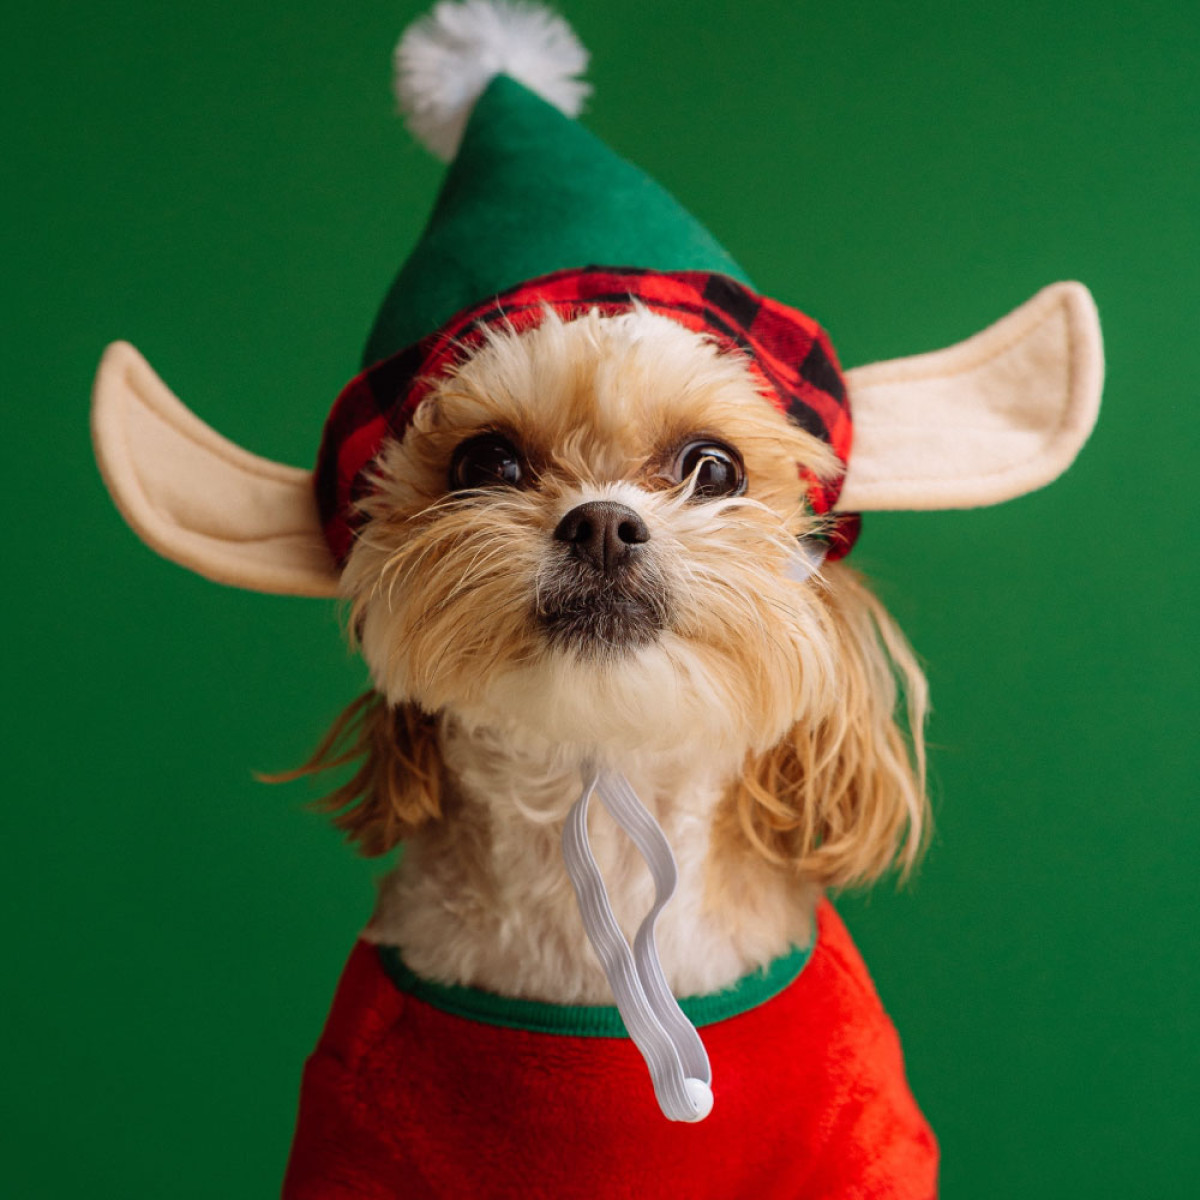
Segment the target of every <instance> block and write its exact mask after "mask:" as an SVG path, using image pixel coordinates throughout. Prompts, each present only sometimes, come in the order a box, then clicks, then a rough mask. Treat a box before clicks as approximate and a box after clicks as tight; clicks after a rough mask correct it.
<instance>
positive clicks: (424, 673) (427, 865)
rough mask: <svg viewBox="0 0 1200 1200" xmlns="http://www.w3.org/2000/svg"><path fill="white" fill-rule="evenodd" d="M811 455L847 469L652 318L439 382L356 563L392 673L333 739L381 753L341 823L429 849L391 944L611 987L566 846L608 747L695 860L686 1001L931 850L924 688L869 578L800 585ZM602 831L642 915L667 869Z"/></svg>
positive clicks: (499, 970)
mask: <svg viewBox="0 0 1200 1200" xmlns="http://www.w3.org/2000/svg"><path fill="white" fill-rule="evenodd" d="M798 464H799V465H801V466H802V467H803V468H805V469H807V470H808V471H811V472H813V473H814V474H817V475H825V476H829V475H832V474H834V473H836V472H837V471H838V470H839V469H840V464H839V463H838V462H837V460H836V459H835V458H834V456H833V454H832V453H831V451H830V449H829V447H828V446H827V445H825V444H824V443H823V442H821V441H819V440H818V439H817V438H816V437H814V436H813V435H812V434H810V433H807V432H806V431H805V430H803V429H801V428H799V427H798V426H797V425H795V424H793V423H792V422H791V421H789V420H788V418H787V417H786V416H784V415H783V414H782V413H780V412H779V411H778V409H777V408H776V407H775V406H774V405H772V404H771V403H770V402H769V401H768V400H766V399H765V398H764V397H763V396H762V395H761V394H760V391H759V388H758V386H757V385H756V383H755V381H754V380H753V379H752V378H751V376H750V374H749V372H748V371H747V370H746V368H745V365H744V364H743V363H742V362H740V361H739V360H738V359H737V358H735V357H733V356H730V355H725V354H722V353H720V352H719V350H718V349H717V348H716V346H715V345H714V344H713V343H712V342H711V341H709V340H707V339H705V338H703V337H702V336H700V335H699V334H696V333H693V332H691V331H690V330H686V329H683V328H681V327H680V326H678V325H675V324H673V323H672V322H670V321H669V320H667V319H666V318H664V317H661V316H658V315H656V314H653V313H649V312H646V311H644V310H638V309H634V310H633V311H631V312H629V313H628V314H626V315H623V316H615V317H602V316H599V315H597V313H596V312H595V311H592V312H589V313H586V314H585V315H584V316H582V317H580V318H579V319H577V320H574V321H570V322H563V321H562V320H561V319H560V318H558V317H557V316H555V315H554V314H553V313H549V314H548V315H547V319H546V320H545V321H544V322H543V323H542V324H541V325H540V326H539V327H538V328H536V329H534V330H532V331H531V332H529V333H526V334H524V335H517V334H515V333H511V332H503V331H502V332H498V333H494V334H492V335H491V336H490V337H489V338H488V340H487V342H486V344H485V345H484V346H483V348H482V349H480V350H479V351H478V353H476V354H475V355H474V356H473V357H471V358H470V359H469V360H468V361H466V362H465V363H463V364H462V365H460V366H459V367H458V368H457V369H456V370H455V371H454V373H453V374H451V375H449V376H448V377H447V378H445V379H443V380H441V381H439V383H438V384H437V386H436V388H435V389H434V391H433V392H432V394H431V395H429V396H428V397H427V398H426V399H425V400H424V401H423V403H422V405H421V407H420V408H419V409H418V411H417V414H416V416H415V418H414V420H413V424H412V426H411V427H410V429H409V431H408V433H407V434H406V436H405V437H404V439H403V440H402V441H393V442H392V443H391V444H390V445H389V446H388V447H387V449H386V450H385V451H384V453H383V454H382V455H381V456H380V459H379V486H378V490H377V491H376V492H375V493H374V494H372V495H371V496H370V497H369V498H368V499H367V500H366V501H365V502H364V508H365V510H366V513H367V514H368V517H369V523H368V524H367V525H366V526H365V528H364V529H363V530H362V531H361V533H360V536H359V538H358V540H357V542H356V544H355V546H354V549H353V551H352V552H351V554H350V557H349V560H348V562H347V566H346V570H345V573H344V575H343V588H344V591H345V594H346V595H348V596H349V597H351V599H352V604H353V607H352V617H351V624H352V627H353V628H354V629H355V630H356V631H357V634H358V638H359V642H360V645H361V648H362V652H363V654H364V656H365V658H366V660H367V662H368V664H369V666H370V669H371V676H372V681H373V683H374V686H375V690H374V692H372V693H371V694H370V695H369V696H368V697H367V698H365V699H364V700H362V701H359V702H357V704H356V706H355V707H354V710H353V713H352V714H347V717H346V718H344V719H343V724H342V727H341V728H340V729H339V733H344V732H349V729H348V726H350V725H352V726H353V729H354V739H355V740H354V744H353V746H352V748H351V752H352V753H354V754H356V755H357V754H361V755H363V756H364V757H365V764H364V767H363V769H362V771H361V772H360V774H359V775H358V776H356V778H355V779H354V780H352V781H351V782H350V783H349V784H347V785H346V786H344V787H343V788H341V789H340V790H339V791H338V792H337V793H335V796H334V797H333V802H334V803H335V804H336V805H337V806H338V807H340V808H341V809H342V812H341V814H340V815H339V817H338V818H337V820H338V823H339V824H340V825H341V826H342V827H343V828H344V829H345V830H346V831H347V832H348V833H349V834H350V836H351V837H353V838H354V839H355V840H356V841H358V842H359V844H360V845H361V846H363V848H364V849H366V850H368V852H370V853H379V852H381V851H384V850H388V849H391V847H392V846H394V845H395V844H396V843H397V842H398V841H400V840H404V841H405V842H406V847H407V848H406V851H405V854H404V857H403V860H402V862H401V864H400V866H399V867H398V868H397V870H396V871H395V872H394V874H393V875H392V876H391V877H389V880H388V882H387V883H386V884H385V886H384V889H383V893H382V897H381V904H380V910H379V912H378V914H377V915H376V917H375V919H374V921H373V922H372V925H371V931H370V936H372V937H374V938H376V939H378V940H380V941H383V942H388V943H391V944H395V945H397V946H399V947H401V949H402V951H403V954H404V958H405V961H406V962H407V963H408V964H409V966H411V967H412V969H413V970H414V971H416V972H417V973H418V974H420V975H427V976H429V977H430V978H433V979H439V980H444V981H447V982H454V983H462V984H469V985H472V986H478V987H483V988H486V989H489V990H492V991H497V992H501V993H506V994H510V993H515V994H518V995H522V996H528V997H531V998H536V999H539V1000H547V1001H554V1002H557V1003H569V1004H600V1003H605V1002H608V1001H609V1000H610V999H611V993H610V991H609V986H608V982H607V980H606V979H605V976H604V974H603V972H602V970H601V968H600V964H599V962H598V961H597V960H596V958H595V956H594V955H592V954H590V953H588V952H587V946H586V943H585V942H581V940H580V939H581V933H582V931H581V928H580V925H579V918H578V915H577V913H576V912H575V909H574V904H573V902H572V895H571V886H570V883H569V881H568V879H567V877H566V875H565V874H564V872H563V870H562V866H561V856H560V853H559V841H560V837H561V829H562V825H563V821H564V818H565V816H566V812H567V809H568V808H569V807H570V805H571V804H572V803H573V802H574V801H575V799H576V798H577V796H578V794H579V764H580V759H581V758H582V757H585V756H590V757H592V758H598V759H602V760H605V761H610V762H611V763H613V764H614V765H618V766H619V767H620V769H621V770H623V771H624V772H625V773H626V774H627V775H628V776H629V778H630V780H631V781H632V782H633V783H634V786H635V788H636V790H637V792H638V794H639V795H641V796H642V797H643V799H644V800H646V802H647V803H648V804H650V806H651V808H652V809H653V810H654V811H655V813H656V815H657V816H658V819H659V820H660V822H661V823H662V824H663V826H664V829H665V831H666V833H667V837H668V839H669V840H670V842H671V845H672V847H673V848H674V851H675V854H676V855H677V857H678V859H679V861H680V872H681V873H680V883H679V892H678V894H677V896H676V898H675V900H674V902H673V903H672V905H671V906H670V908H669V909H667V910H666V911H665V912H664V913H663V917H662V921H661V923H660V925H659V932H658V938H659V946H660V950H661V953H662V959H663V968H664V970H665V972H666V976H667V981H668V983H669V984H670V985H671V988H672V990H673V991H674V992H675V993H676V994H678V995H699V994H705V993H710V992H716V991H719V990H721V989H722V988H724V987H727V986H729V985H730V984H732V983H734V982H735V981H736V980H738V979H739V978H741V977H742V976H743V975H745V974H746V973H747V972H750V971H753V970H755V969H756V968H759V967H762V966H764V965H766V964H767V963H769V962H770V961H771V960H772V959H774V958H776V957H777V956H779V955H780V954H782V953H784V952H785V951H786V950H787V949H788V948H789V946H792V945H805V944H807V943H808V941H809V940H810V939H811V932H812V931H811V926H810V922H811V920H812V914H813V902H814V899H815V895H816V892H817V889H818V888H820V887H823V886H830V885H833V886H840V885H844V884H846V883H849V882H862V881H866V880H870V879H873V878H875V877H876V876H877V875H879V874H880V872H882V871H883V870H884V869H885V868H886V867H887V866H888V865H889V863H891V861H892V860H893V858H894V857H895V855H896V853H897V851H898V850H900V849H901V847H902V846H903V847H905V848H904V850H903V856H904V858H905V860H906V861H911V859H912V856H913V854H914V853H915V851H916V847H917V845H918V843H919V839H920V834H921V830H922V828H923V825H924V820H925V800H924V796H923V789H922V781H921V775H922V760H923V749H922V745H921V735H920V730H921V724H922V718H923V714H924V704H925V687H924V681H923V679H922V676H921V673H920V671H919V669H918V668H917V665H916V663H915V662H914V660H913V657H912V655H911V654H910V652H909V651H908V649H907V647H906V646H905V644H904V641H903V639H902V637H901V636H900V634H899V633H898V632H897V631H896V630H895V628H894V626H893V625H892V623H891V621H890V620H889V618H888V617H887V615H886V614H885V613H884V612H883V610H882V608H881V607H880V605H879V604H878V602H877V601H876V600H875V599H874V598H873V597H872V596H871V595H870V593H869V592H868V591H867V590H866V589H865V588H864V587H863V586H862V584H861V583H860V582H859V581H858V579H857V577H856V576H855V574H854V573H853V571H851V570H850V569H849V568H848V567H845V566H839V565H830V567H829V568H828V569H827V570H825V571H823V572H821V573H820V574H819V575H817V576H816V577H814V578H813V579H812V581H811V582H810V583H809V584H807V585H799V584H796V583H794V582H792V580H791V578H790V577H789V567H790V566H791V564H792V562H793V560H794V558H795V556H796V553H797V543H798V540H799V539H803V538H805V537H808V536H811V535H814V534H816V533H818V532H820V526H821V520H820V518H817V517H815V516H814V515H813V514H812V513H811V511H810V510H809V509H808V508H806V506H804V505H803V504H802V503H800V498H799V496H798V493H797V484H796V476H797V465H798ZM894 668H896V669H899V670H900V671H901V672H902V675H903V679H904V691H905V694H906V696H907V700H908V708H909V720H908V724H909V726H910V727H911V729H912V730H913V731H914V734H915V738H914V746H913V753H912V754H911V755H910V753H909V752H908V750H907V749H906V747H905V741H904V736H903V734H902V732H901V730H900V728H899V727H898V726H897V724H896V720H895V714H894V709H895V706H896V686H895V683H894V680H893V669H894ZM339 751H340V752H339ZM343 756H344V747H341V746H339V745H338V744H337V740H336V739H335V740H334V741H332V742H330V743H329V744H327V746H326V747H325V748H324V750H323V752H322V753H321V754H320V755H319V756H318V757H317V759H316V760H315V761H314V763H313V764H312V765H313V766H314V767H319V766H322V765H327V764H328V763H330V762H335V761H338V759H340V758H342V757H343ZM609 833H611V834H612V836H608V835H607V834H604V833H602V832H600V831H597V833H596V839H597V840H596V848H597V853H598V856H599V858H600V859H601V862H602V867H603V871H604V875H605V877H606V878H607V879H609V880H612V881H614V882H613V886H612V888H611V891H612V894H613V897H614V904H615V905H616V907H617V910H618V916H619V917H620V918H622V924H624V925H625V926H626V927H627V928H630V929H634V928H636V926H637V919H640V918H639V917H638V914H641V913H644V912H645V911H646V910H647V908H648V907H649V905H650V900H651V898H652V896H651V881H650V879H649V877H648V876H647V875H646V873H645V871H644V870H642V869H640V861H639V860H638V858H637V855H636V852H635V851H634V848H633V846H632V845H631V844H630V843H629V841H628V839H627V838H624V837H622V836H619V834H617V833H616V832H615V831H611V830H610V831H609ZM617 881H619V882H617ZM635 918H637V919H635Z"/></svg>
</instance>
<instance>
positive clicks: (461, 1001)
mask: <svg viewBox="0 0 1200 1200" xmlns="http://www.w3.org/2000/svg"><path fill="white" fill-rule="evenodd" d="M814 941H815V939H814ZM378 949H379V958H380V961H381V962H382V964H383V969H384V970H385V971H386V972H387V974H388V976H389V977H390V978H391V980H392V982H393V983H394V984H395V985H396V986H397V987H398V988H399V989H400V991H402V992H404V993H406V994H407V995H409V996H414V997H416V999H418V1000H423V1001H424V1002H425V1003H426V1004H428V1005H430V1006H432V1007H433V1008H436V1009H440V1010H441V1011H442V1012H446V1013H451V1014H452V1015H454V1016H456V1017H465V1018H466V1019H467V1020H469V1021H479V1022H481V1023H483V1024H484V1025H503V1026H505V1027H506V1028H508V1029H525V1030H529V1031H530V1032H532V1033H557V1034H565V1035H569V1036H571V1037H620V1038H623V1037H628V1036H629V1035H628V1033H626V1031H625V1023H624V1022H623V1021H622V1020H621V1014H620V1012H619V1011H618V1010H617V1008H616V1006H615V1005H605V1004H546V1003H544V1002H542V1001H541V1000H517V999H514V998H512V997H509V996H498V995H496V994H495V993H494V992H484V991H481V990H479V989H478V988H470V987H462V986H460V985H458V984H445V983H434V982H433V981H432V980H429V979H422V978H421V977H420V976H419V975H416V974H414V973H413V972H412V970H410V969H409V967H408V966H407V965H406V964H405V962H404V960H403V959H402V958H401V957H400V951H399V950H397V949H396V947H395V946H380V947H378ZM812 952H813V945H812V944H809V945H808V946H805V947H804V948H802V949H801V948H796V949H793V950H791V951H789V952H788V953H787V954H785V955H783V956H782V957H780V958H777V959H775V961H774V962H772V963H769V964H768V965H767V966H766V967H763V968H761V969H760V970H757V971H754V972H752V973H751V974H749V975H744V976H743V977H742V978H741V979H739V980H738V981H737V983H734V984H732V985H730V986H729V987H727V988H725V990H724V991H720V992H713V993H712V994H711V995H707V996H686V997H684V998H683V999H682V1000H680V1002H679V1007H680V1008H682V1009H683V1012H684V1015H685V1016H686V1017H687V1019H688V1020H689V1021H691V1023H692V1024H693V1025H695V1026H697V1027H699V1026H703V1025H714V1024H716V1022H718V1021H724V1020H727V1019H728V1018H729V1017H736V1016H739V1015H740V1014H741V1013H744V1012H749V1011H750V1009H752V1008H757V1007H758V1006H759V1005H760V1004H765V1003H766V1002H767V1001H768V1000H771V999H774V997H776V996H778V995H779V993H780V992H782V991H784V990H785V989H786V988H787V987H789V986H790V985H791V984H792V983H794V982H795V981H796V979H798V978H799V976H800V972H801V971H803V970H804V968H805V966H806V965H807V964H808V960H809V959H810V958H811V957H812Z"/></svg>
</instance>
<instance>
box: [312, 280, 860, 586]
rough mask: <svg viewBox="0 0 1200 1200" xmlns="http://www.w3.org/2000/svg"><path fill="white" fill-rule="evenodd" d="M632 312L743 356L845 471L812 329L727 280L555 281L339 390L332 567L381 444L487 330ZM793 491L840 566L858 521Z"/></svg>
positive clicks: (807, 481) (326, 458)
mask: <svg viewBox="0 0 1200 1200" xmlns="http://www.w3.org/2000/svg"><path fill="white" fill-rule="evenodd" d="M635 301H636V302H638V303H640V304H642V305H643V306H644V307H645V308H647V309H649V310H650V311H651V312H656V313H661V314H662V315H663V316H666V317H669V318H670V319H671V320H673V321H675V322H677V323H678V324H680V325H683V326H684V327H685V328H687V329H692V330H695V331H696V332H698V333H704V334H707V335H708V336H709V337H711V338H713V339H714V340H715V341H716V342H717V343H718V344H720V345H722V346H725V347H727V348H729V349H731V350H737V351H740V352H742V353H744V354H745V355H746V356H747V357H748V359H749V362H750V366H751V369H752V370H753V371H754V372H755V374H756V375H757V376H758V377H759V379H760V381H761V382H762V383H763V385H764V393H765V394H766V395H767V396H768V397H769V398H770V399H771V400H772V401H774V403H775V404H776V406H777V407H778V408H779V409H780V410H781V411H783V412H785V413H787V415H788V416H789V417H790V418H791V419H792V420H793V421H795V422H796V423H797V424H798V425H800V426H801V427H802V428H804V429H806V430H808V431H809V432H810V433H812V434H815V435H816V436H817V437H819V438H820V439H821V440H822V441H824V442H827V443H828V444H829V445H830V446H831V447H832V448H833V450H834V452H835V453H836V454H837V456H838V457H839V458H840V459H841V460H842V462H843V463H845V462H846V461H847V460H848V458H849V456H850V438H851V424H850V409H849V405H848V404H847V401H846V387H845V384H844V382H843V380H842V375H841V371H840V370H839V368H838V362H837V358H836V357H835V355H834V353H833V347H832V346H831V345H830V343H829V339H828V337H827V336H826V334H825V332H824V330H822V329H821V327H820V326H819V325H818V324H817V323H816V322H815V321H813V320H812V319H811V318H809V317H806V316H805V315H804V314H803V313H801V312H798V311H797V310H796V309H794V308H788V307H787V306H786V305H783V304H779V303H777V302H776V301H774V300H769V299H767V298H766V297H764V296H758V295H756V294H755V293H754V292H752V291H750V289H749V288H746V287H743V286H742V285H741V284H740V283H737V282H735V281H734V280H732V279H730V278H728V277H727V276H725V275H716V274H709V273H707V272H703V271H680V272H675V273H663V272H656V271H643V270H636V269H632V268H624V267H621V268H608V267H587V268H585V269H583V270H569V271H559V272H556V273H555V274H553V275H544V276H542V277H541V278H540V279H533V280H530V281H529V282H527V283H523V284H521V285H520V286H518V287H515V288H513V289H511V290H510V291H508V292H505V293H504V294H503V295H500V296H497V297H495V298H494V299H492V300H488V301H487V302H486V303H483V304H480V305H477V306H476V307H474V308H470V309H467V310H465V311H463V312H461V313H459V314H458V315H457V316H456V317H454V318H452V319H451V320H450V321H449V322H448V323H447V324H446V325H444V326H443V327H442V328H441V329H439V330H437V332H435V333H432V334H430V335H429V336H428V337H426V338H423V339H422V340H421V341H419V342H417V343H415V344H414V345H412V346H409V347H407V348H406V349H404V350H401V351H400V352H399V353H398V354H394V355H392V356H391V357H390V358H386V359H384V360H383V361H382V362H379V363H376V364H375V365H374V366H373V367H370V368H369V369H368V370H366V371H364V372H363V373H362V374H361V375H359V376H357V377H356V378H355V379H353V380H352V381H351V382H350V383H349V384H348V385H347V386H346V388H345V390H344V391H343V392H342V394H341V395H340V396H339V397H338V399H337V402H336V403H335V404H334V406H333V411H332V412H331V413H330V414H329V420H328V421H327V422H326V424H325V432H324V435H323V437H322V439H321V450H320V455H319V458H318V460H317V469H316V478H315V483H316V492H317V506H318V509H319V511H320V515H321V523H322V526H323V528H324V531H325V538H326V540H327V541H328V543H329V547H330V549H331V550H332V551H333V554H334V557H335V558H336V559H337V561H338V562H339V563H340V564H343V565H344V564H345V561H346V558H347V556H348V555H349V553H350V548H351V546H352V544H353V540H354V534H355V530H356V528H357V526H358V525H360V524H361V522H362V515H361V513H360V511H359V502H360V501H361V500H362V498H363V497H364V496H365V495H366V494H367V493H368V492H369V491H370V488H371V465H372V463H373V461H374V459H375V457H376V455H377V454H378V453H379V451H380V450H381V448H382V447H383V444H384V441H385V440H386V439H387V438H389V437H393V438H400V437H402V436H403V434H404V431H405V429H406V428H407V426H408V423H409V421H410V419H411V417H412V414H413V412H414V411H415V409H416V407H417V405H419V404H420V403H421V401H422V400H423V399H424V398H425V397H426V396H427V395H428V394H429V392H430V391H431V389H432V388H433V386H434V384H435V382H436V381H437V379H438V378H439V377H440V376H444V375H445V374H446V373H447V372H449V371H450V370H452V369H453V367H454V366H455V364H457V363H459V362H461V361H462V360H463V359H464V358H466V357H467V356H469V355H470V353H471V352H472V351H473V350H474V349H475V348H476V347H477V346H478V345H479V343H480V342H481V341H482V339H483V336H484V331H485V330H486V329H487V328H488V327H489V326H494V325H500V324H503V325H505V326H507V327H509V328H512V329H514V330H517V331H518V332H520V331H524V330H526V329H530V328H532V327H533V326H535V325H537V324H538V323H539V322H540V321H541V320H542V318H543V315H544V313H545V310H546V308H547V307H549V308H551V309H553V310H554V311H555V312H557V313H559V314H560V315H561V316H563V317H564V318H566V319H570V318H571V317H573V316H578V315H580V314H582V313H583V312H585V311H587V310H589V309H599V310H600V311H601V312H602V313H604V314H605V315H612V314H616V313H621V312H625V311H628V310H629V308H630V307H631V306H632V305H633V303H634V302H635ZM800 481H801V482H802V483H803V485H804V487H805V490H806V493H807V496H808V501H809V503H810V504H811V505H812V508H813V510H814V511H815V512H817V513H819V514H826V513H829V514H830V522H829V527H828V529H827V535H828V537H829V550H828V557H829V558H841V557H842V556H843V555H844V554H846V553H848V552H849V550H850V548H851V546H852V545H853V544H854V540H855V538H856V537H857V535H858V528H859V519H858V517H857V515H856V514H837V515H836V516H834V515H833V514H832V508H833V505H834V503H835V502H836V500H837V497H838V493H839V491H840V490H841V486H842V481H841V479H840V478H839V479H837V480H833V481H830V482H827V483H821V482H820V481H818V480H816V479H813V478H811V477H810V476H807V475H805V474H803V473H802V474H801V476H800Z"/></svg>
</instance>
